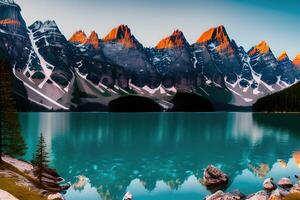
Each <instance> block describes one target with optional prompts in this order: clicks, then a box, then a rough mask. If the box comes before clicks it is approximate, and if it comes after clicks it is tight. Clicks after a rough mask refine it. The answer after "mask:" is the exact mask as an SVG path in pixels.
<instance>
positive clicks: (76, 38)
mask: <svg viewBox="0 0 300 200" xmlns="http://www.w3.org/2000/svg"><path fill="white" fill-rule="evenodd" d="M87 39H88V38H87V36H86V34H85V32H84V31H82V30H79V31H77V32H76V33H74V34H73V35H72V37H71V38H70V39H69V41H70V42H73V43H80V44H84V43H86V41H87Z"/></svg>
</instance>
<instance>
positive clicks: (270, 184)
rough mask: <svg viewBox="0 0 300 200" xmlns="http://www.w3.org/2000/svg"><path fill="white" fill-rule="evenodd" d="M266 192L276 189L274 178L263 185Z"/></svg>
mask: <svg viewBox="0 0 300 200" xmlns="http://www.w3.org/2000/svg"><path fill="white" fill-rule="evenodd" d="M263 187H264V190H266V191H273V190H275V189H276V185H275V184H274V182H273V178H268V179H266V180H265V181H264V183H263Z"/></svg>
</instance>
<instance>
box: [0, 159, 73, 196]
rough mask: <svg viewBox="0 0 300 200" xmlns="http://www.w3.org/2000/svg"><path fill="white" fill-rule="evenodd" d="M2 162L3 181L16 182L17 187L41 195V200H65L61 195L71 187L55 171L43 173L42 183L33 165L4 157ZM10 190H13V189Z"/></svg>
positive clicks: (1, 173) (0, 171)
mask: <svg viewBox="0 0 300 200" xmlns="http://www.w3.org/2000/svg"><path fill="white" fill-rule="evenodd" d="M2 160H3V161H4V162H3V163H1V165H2V168H1V169H0V179H1V180H3V181H5V180H14V182H15V185H16V186H20V187H21V188H24V189H26V190H27V191H32V192H34V193H36V194H39V195H40V196H41V197H42V198H41V199H49V200H64V198H63V196H62V195H61V194H60V193H61V192H63V191H65V190H66V189H68V188H69V187H70V186H69V184H67V183H63V181H64V179H63V178H61V177H60V176H59V175H58V174H57V173H56V172H55V171H54V170H52V169H47V170H46V171H45V172H44V173H43V175H42V181H41V182H40V181H39V180H38V178H37V177H36V175H35V174H34V166H33V165H32V164H31V163H28V162H25V161H21V160H17V159H14V158H11V157H9V156H2ZM8 189H10V190H11V188H8ZM11 191H13V190H11ZM6 192H9V191H6ZM11 195H14V194H11ZM15 197H16V196H15ZM0 199H1V198H0ZM16 199H17V197H16Z"/></svg>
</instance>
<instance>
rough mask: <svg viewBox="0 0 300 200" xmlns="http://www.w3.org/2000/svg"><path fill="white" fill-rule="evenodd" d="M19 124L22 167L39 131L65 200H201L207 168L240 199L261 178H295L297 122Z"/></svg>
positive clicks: (112, 116)
mask: <svg viewBox="0 0 300 200" xmlns="http://www.w3.org/2000/svg"><path fill="white" fill-rule="evenodd" d="M20 118H21V124H22V129H23V133H24V137H25V139H26V142H27V144H28V147H29V150H28V153H27V155H26V156H25V159H28V160H30V159H31V156H32V153H33V151H34V148H35V144H36V142H37V138H38V137H37V136H38V134H39V133H40V132H41V131H42V132H43V133H44V135H45V137H46V141H47V145H48V148H49V151H50V152H51V154H50V155H51V160H52V162H51V165H52V166H53V167H54V168H56V169H57V170H58V172H59V173H60V174H61V175H62V176H63V177H64V178H65V179H66V180H67V181H71V183H72V184H74V185H75V186H76V185H77V186H80V187H78V188H76V187H72V188H71V189H70V190H69V191H67V194H66V197H67V198H68V199H72V200H77V199H78V200H79V199H83V198H84V199H87V200H88V199H112V200H119V199H121V198H122V196H123V195H124V194H125V193H126V191H127V190H130V191H131V193H133V196H134V199H137V200H147V199H153V197H155V199H157V200H160V199H174V200H177V199H191V200H193V199H201V198H203V197H204V196H206V195H207V194H209V191H207V190H206V189H205V187H204V186H202V185H201V184H200V180H199V179H201V178H202V174H203V169H204V168H205V167H206V166H207V165H209V164H213V165H215V166H217V167H219V168H221V169H222V170H223V171H224V172H226V173H227V174H228V175H229V176H230V178H231V182H230V186H229V188H228V190H235V189H240V190H241V191H242V192H244V193H247V194H248V193H252V192H255V191H257V190H259V189H261V184H262V181H263V180H264V178H265V177H269V176H272V177H274V178H275V180H278V179H279V178H281V177H282V176H293V175H294V174H296V173H298V174H300V169H299V168H298V167H299V166H300V153H299V152H297V151H299V150H300V145H299V144H300V133H299V131H300V130H299V125H297V124H298V123H297V122H299V121H300V116H298V115H290V114H252V113H136V114H128V113H21V114H20ZM78 177H81V178H83V177H86V179H84V180H83V179H80V178H78ZM78 181H81V182H78ZM84 181H85V182H84ZM83 183H84V184H83ZM100 197H101V198H100Z"/></svg>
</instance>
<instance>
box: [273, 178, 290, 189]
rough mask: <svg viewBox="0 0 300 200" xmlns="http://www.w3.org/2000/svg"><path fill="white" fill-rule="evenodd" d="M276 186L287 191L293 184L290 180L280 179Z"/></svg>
mask: <svg viewBox="0 0 300 200" xmlns="http://www.w3.org/2000/svg"><path fill="white" fill-rule="evenodd" d="M277 184H278V186H279V187H281V188H284V189H289V188H291V187H293V183H292V181H291V179H290V178H282V179H280V180H279V181H278V183H277Z"/></svg>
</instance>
